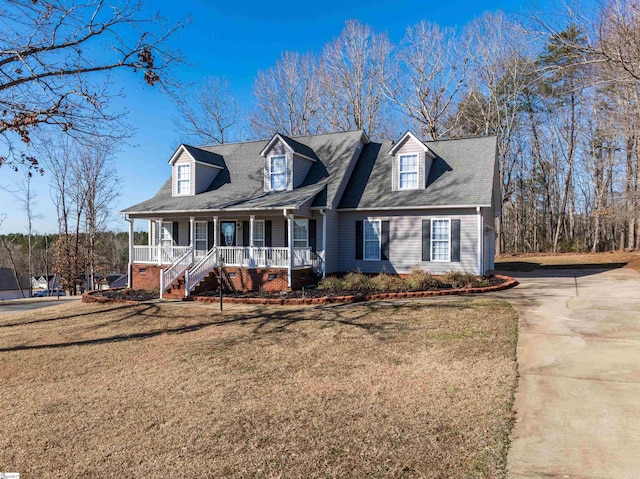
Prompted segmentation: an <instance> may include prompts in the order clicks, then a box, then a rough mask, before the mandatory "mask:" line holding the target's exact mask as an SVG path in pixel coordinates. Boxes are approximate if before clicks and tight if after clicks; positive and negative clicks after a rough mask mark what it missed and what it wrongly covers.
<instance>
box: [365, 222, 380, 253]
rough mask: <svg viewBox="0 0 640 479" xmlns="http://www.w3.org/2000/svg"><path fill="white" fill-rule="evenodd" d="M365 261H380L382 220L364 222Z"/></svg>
mask: <svg viewBox="0 0 640 479" xmlns="http://www.w3.org/2000/svg"><path fill="white" fill-rule="evenodd" d="M363 229H364V234H363V240H364V248H363V249H364V260H365V261H380V243H381V241H380V240H381V236H382V235H381V231H382V229H381V223H380V220H364V221H363Z"/></svg>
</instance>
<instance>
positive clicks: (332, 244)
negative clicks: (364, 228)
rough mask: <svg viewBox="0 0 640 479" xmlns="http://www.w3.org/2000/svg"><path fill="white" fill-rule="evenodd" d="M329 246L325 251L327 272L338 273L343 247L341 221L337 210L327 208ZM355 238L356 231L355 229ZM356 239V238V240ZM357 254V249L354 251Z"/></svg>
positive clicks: (341, 269)
mask: <svg viewBox="0 0 640 479" xmlns="http://www.w3.org/2000/svg"><path fill="white" fill-rule="evenodd" d="M326 214H327V247H326V252H325V258H326V268H327V273H338V272H340V271H343V270H344V268H341V267H340V251H341V249H342V247H343V245H342V242H341V238H340V231H339V227H340V221H339V218H338V213H337V212H336V211H335V210H327V213H326ZM354 238H355V231H354ZM354 241H355V240H354ZM352 242H353V241H352ZM318 244H320V243H318ZM354 255H355V251H354Z"/></svg>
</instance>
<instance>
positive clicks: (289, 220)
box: [287, 215, 293, 288]
mask: <svg viewBox="0 0 640 479" xmlns="http://www.w3.org/2000/svg"><path fill="white" fill-rule="evenodd" d="M287 230H288V231H287V235H288V238H289V243H288V244H289V268H288V271H287V286H288V287H289V288H291V285H292V284H293V215H288V216H287Z"/></svg>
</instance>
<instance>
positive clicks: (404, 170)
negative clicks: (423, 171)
mask: <svg viewBox="0 0 640 479" xmlns="http://www.w3.org/2000/svg"><path fill="white" fill-rule="evenodd" d="M398 165H399V168H400V172H399V175H398V181H399V183H398V189H400V190H415V189H416V188H418V155H415V154H414V155H400V160H399V162H398Z"/></svg>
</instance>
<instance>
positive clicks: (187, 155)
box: [122, 130, 501, 297]
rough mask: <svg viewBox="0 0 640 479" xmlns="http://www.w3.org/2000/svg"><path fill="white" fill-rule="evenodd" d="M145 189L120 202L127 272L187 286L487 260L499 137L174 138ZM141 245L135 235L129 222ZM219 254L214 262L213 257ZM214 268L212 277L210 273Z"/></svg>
mask: <svg viewBox="0 0 640 479" xmlns="http://www.w3.org/2000/svg"><path fill="white" fill-rule="evenodd" d="M169 165H170V166H171V177H170V178H169V179H168V180H167V182H166V183H165V184H164V185H163V186H162V187H161V188H160V190H159V191H158V192H157V193H156V195H155V196H154V197H153V198H150V199H149V200H146V201H144V202H142V203H140V204H137V205H135V206H131V207H130V208H127V209H125V210H124V211H122V213H123V214H124V215H125V218H126V220H127V221H129V238H130V239H129V257H130V260H129V261H130V262H129V278H130V279H129V283H130V286H131V287H134V288H149V287H160V289H161V291H162V293H163V295H165V296H169V297H178V296H188V295H190V294H193V293H194V292H201V291H204V290H206V289H208V288H209V289H211V288H214V287H217V285H218V284H219V283H220V282H222V283H223V284H225V285H226V286H228V287H234V288H236V289H241V290H257V289H265V290H284V289H287V288H298V287H301V286H304V285H307V284H310V283H313V282H315V281H316V277H317V276H323V277H324V276H325V275H326V274H330V273H340V272H348V271H353V270H355V269H360V270H361V271H363V272H372V273H375V272H380V271H387V272H389V273H398V274H405V273H410V272H411V270H412V269H414V268H416V267H419V268H423V269H425V270H428V271H430V272H433V273H435V274H438V273H444V272H447V271H450V270H464V271H472V272H475V273H478V274H484V273H485V272H486V271H488V270H490V269H493V256H494V236H495V235H494V223H495V218H496V217H497V216H499V215H500V212H501V210H500V187H499V180H498V167H497V157H496V138H495V137H486V138H469V139H460V140H447V141H435V142H423V141H421V140H419V139H418V138H417V137H416V136H415V135H413V134H412V133H411V132H407V133H406V134H405V135H403V136H402V138H400V139H399V140H398V141H397V142H390V141H389V142H381V143H378V142H373V141H370V140H369V138H368V137H367V135H366V133H365V132H364V131H362V130H359V131H349V132H343V133H331V134H322V135H313V136H304V137H298V138H288V137H286V136H284V135H281V134H276V135H274V137H273V138H271V139H270V140H263V141H249V142H242V143H231V144H224V145H216V146H204V147H199V148H195V147H192V146H188V145H180V147H178V149H177V150H176V152H175V153H174V154H173V156H172V157H171V159H170V160H169ZM140 220H142V221H148V223H149V233H150V234H149V244H147V245H134V244H133V231H134V221H140ZM220 265H222V266H224V268H222V269H220V268H218V267H219V266H220ZM219 271H222V272H223V273H222V277H218V275H219Z"/></svg>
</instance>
